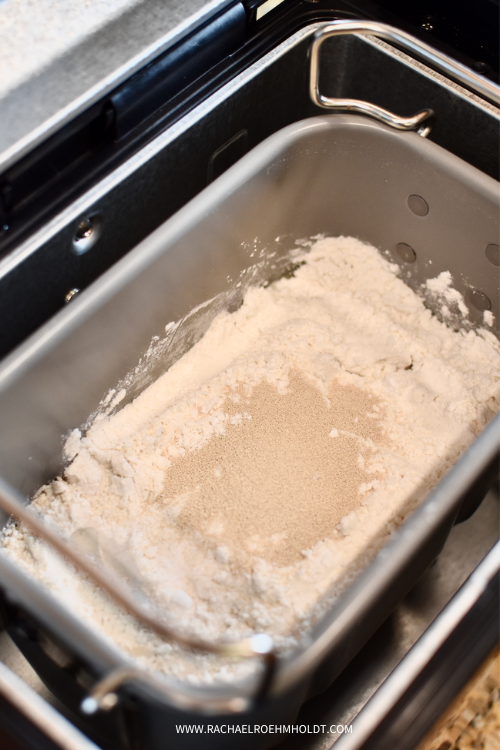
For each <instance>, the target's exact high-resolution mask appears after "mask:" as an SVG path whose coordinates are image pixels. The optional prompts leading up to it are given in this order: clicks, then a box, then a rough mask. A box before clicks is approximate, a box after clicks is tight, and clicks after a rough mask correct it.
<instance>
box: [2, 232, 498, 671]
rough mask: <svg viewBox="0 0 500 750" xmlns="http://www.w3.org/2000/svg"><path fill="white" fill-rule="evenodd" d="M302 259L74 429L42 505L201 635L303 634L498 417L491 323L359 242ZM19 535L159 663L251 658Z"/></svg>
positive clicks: (33, 560)
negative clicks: (140, 605)
mask: <svg viewBox="0 0 500 750" xmlns="http://www.w3.org/2000/svg"><path fill="white" fill-rule="evenodd" d="M303 261H304V263H303V265H301V266H300V267H299V268H298V270H297V271H296V272H295V275H294V277H293V278H290V279H282V280H280V281H278V282H276V283H274V284H272V285H270V286H269V287H268V288H265V289H264V288H252V289H250V290H249V291H248V293H247V295H246V297H245V300H244V303H243V305H242V307H241V308H240V309H239V310H238V311H237V312H235V313H232V314H229V313H224V314H221V315H219V316H218V317H217V318H216V319H215V321H214V322H213V324H212V326H211V327H210V329H209V331H208V332H207V333H206V335H205V336H204V337H203V338H202V339H201V340H200V341H199V342H198V343H197V344H196V345H195V346H194V347H193V348H192V349H191V350H190V351H189V352H188V353H187V354H185V355H184V356H183V357H182V358H181V359H180V360H179V361H177V362H176V364H174V365H173V366H172V367H171V368H170V370H169V371H168V372H167V373H166V374H165V375H163V376H162V377H161V378H160V379H159V380H158V381H157V382H156V383H154V384H153V385H151V386H150V387H149V388H148V389H147V390H146V391H144V392H143V393H142V394H141V395H140V396H139V397H138V398H137V399H136V400H135V401H134V402H132V403H130V404H128V405H127V406H125V407H124V408H123V409H122V410H121V411H119V412H117V413H116V414H115V415H113V416H111V417H101V418H100V419H98V420H96V421H95V422H94V424H93V425H92V426H91V428H90V429H89V430H88V431H87V433H86V435H85V436H82V435H81V434H80V431H79V430H75V431H74V432H73V433H72V434H71V435H70V437H69V438H68V440H67V442H66V447H65V450H66V454H67V456H68V458H69V459H70V461H71V462H70V463H69V465H68V467H67V469H66V471H65V472H64V475H63V476H62V477H58V478H57V479H56V480H55V481H53V482H52V483H51V484H49V485H47V486H45V487H42V488H41V489H40V490H39V491H38V493H37V494H36V496H35V498H34V500H33V505H34V507H36V508H37V509H38V510H40V511H42V512H43V513H44V514H46V515H47V516H49V517H50V518H51V519H52V520H53V521H54V522H55V523H56V524H57V525H58V526H59V527H60V528H61V529H62V530H63V531H64V532H65V533H66V534H68V535H70V536H71V538H72V540H73V542H74V543H75V544H76V545H78V546H79V547H80V548H81V549H82V550H84V551H85V552H86V553H87V554H89V555H91V556H92V557H93V558H94V559H95V560H96V561H100V562H102V563H103V564H105V565H109V566H111V568H112V569H113V570H114V571H115V572H116V571H118V572H120V571H121V572H123V571H124V570H126V575H127V577H128V578H129V580H131V581H132V582H133V585H135V586H138V587H139V588H140V589H142V590H143V591H144V592H146V593H147V595H148V596H149V597H150V598H152V599H154V601H155V602H156V604H157V605H159V606H161V608H162V610H163V611H164V612H165V617H166V618H167V620H168V621H169V623H170V624H171V625H173V626H174V627H175V628H177V629H178V630H179V631H182V632H186V633H191V634H194V635H198V636H200V637H202V638H204V639H218V638H220V637H223V636H225V637H232V638H240V637H244V636H248V635H249V634H252V633H255V632H266V633H269V634H270V635H271V636H272V637H273V638H274V639H275V641H276V643H277V646H278V648H279V649H281V650H282V651H283V650H286V649H288V648H290V647H292V646H293V645H294V644H296V643H297V638H299V637H300V635H301V634H302V633H303V632H305V631H307V629H308V628H310V626H311V624H312V623H313V622H314V621H315V620H317V618H318V617H319V616H320V615H321V613H322V612H323V611H324V610H325V608H326V607H328V606H329V605H330V603H331V601H332V600H333V598H334V597H335V596H338V594H339V593H340V592H341V591H342V590H343V589H344V588H345V587H346V586H347V585H348V583H349V582H350V581H351V580H352V578H353V576H355V575H356V573H357V572H358V571H359V569H360V568H361V567H362V566H364V565H365V564H366V563H367V561H369V560H370V559H371V558H373V556H374V555H375V554H376V552H377V550H378V549H380V547H381V546H382V545H383V543H384V542H385V541H386V540H387V538H388V536H389V535H390V534H391V532H393V531H394V529H396V528H397V527H398V526H399V525H400V524H401V523H402V521H403V520H404V518H405V517H406V516H407V515H408V514H409V513H410V512H411V511H412V510H413V509H414V508H415V507H416V506H417V505H418V503H419V502H421V500H422V499H423V498H424V497H425V496H426V495H427V494H428V492H429V490H430V489H431V488H432V487H433V486H434V485H435V484H436V483H437V482H438V481H439V479H440V478H441V477H442V476H443V474H444V473H445V472H446V471H447V470H448V469H449V468H450V466H451V465H452V464H453V463H454V462H455V461H456V459H457V457H458V456H459V455H460V454H461V453H462V452H463V450H464V449H465V448H466V447H467V446H468V445H469V444H470V443H471V442H472V441H473V440H474V438H475V437H476V436H477V435H478V433H479V432H480V431H481V430H482V428H483V427H484V425H485V424H486V423H487V422H488V421H489V420H490V419H491V417H492V416H493V415H494V414H495V413H496V412H497V411H498V409H499V401H500V394H499V392H500V389H499V376H500V349H499V344H498V341H497V340H496V338H495V337H494V336H493V335H492V334H491V333H490V332H488V331H486V330H485V331H480V332H479V333H476V332H474V331H468V332H467V333H465V332H454V331H451V330H450V329H449V328H447V327H446V326H445V325H444V324H442V323H440V322H439V321H438V320H437V319H436V318H435V317H433V316H432V315H431V313H430V311H429V310H427V309H426V308H425V307H424V305H423V303H422V301H421V300H420V299H419V297H418V296H417V295H415V293H414V292H413V291H411V290H410V289H409V288H408V287H407V286H406V285H405V284H404V283H403V282H402V281H401V280H400V279H399V278H398V276H397V267H395V266H392V265H391V264H389V263H388V262H387V261H386V260H384V259H383V258H382V257H381V255H380V254H379V253H378V252H377V250H375V249H374V248H372V247H370V246H368V245H365V244H363V243H361V242H359V241H358V240H355V239H352V238H345V237H340V238H336V239H331V238H328V239H325V238H322V239H319V240H318V241H316V242H315V244H313V245H312V247H311V248H310V250H309V251H308V252H307V253H304V257H303ZM3 546H4V549H5V551H6V552H7V553H8V554H9V555H12V556H13V557H15V558H16V560H17V561H18V562H19V563H20V564H21V565H22V566H23V567H24V568H25V569H27V570H28V571H29V572H30V573H31V574H33V575H34V576H36V577H37V578H38V579H39V580H41V581H42V582H43V583H45V584H46V585H47V586H48V587H50V588H51V589H52V591H53V592H54V593H55V594H56V595H57V596H58V597H60V598H61V599H62V601H63V602H64V603H65V604H66V605H69V606H70V607H71V609H72V610H73V611H74V612H76V613H78V614H79V615H80V616H81V617H82V618H84V619H85V620H87V621H88V622H89V623H91V624H92V625H93V627H95V628H96V629H97V630H98V631H99V632H100V633H101V634H102V635H103V636H104V637H105V638H107V639H109V641H110V642H112V643H113V644H114V645H115V646H116V647H118V648H119V649H120V650H122V651H124V652H126V653H127V654H128V655H130V656H131V657H133V658H135V659H136V660H138V662H139V663H140V664H142V665H143V666H147V667H148V668H152V669H156V670H160V671H164V672H169V673H172V674H175V675H178V676H179V677H183V678H186V679H188V680H191V681H194V682H198V681H205V682H213V681H226V680H231V679H234V678H235V677H236V676H238V675H242V674H244V673H245V670H247V669H249V667H248V665H237V664H231V663H230V662H227V661H226V662H223V661H222V660H220V659H216V658H215V657H213V656H209V655H203V654H185V653H182V652H181V651H180V650H179V649H178V648H177V647H176V646H175V645H172V644H168V643H163V642H162V641H161V640H160V639H159V638H158V637H156V636H155V635H153V634H152V633H150V632H148V631H147V630H145V629H144V628H142V627H140V626H139V625H138V624H137V623H136V622H135V621H134V620H133V619H132V618H130V617H129V616H128V615H126V614H124V613H123V612H121V611H120V610H119V609H118V608H117V607H115V606H114V605H113V604H112V603H111V602H110V601H109V600H108V599H107V598H106V597H105V596H104V595H103V594H101V593H100V592H99V591H98V590H97V589H96V588H95V587H94V586H93V585H92V584H91V583H89V581H87V580H85V579H83V578H82V577H80V576H79V575H78V574H77V573H76V572H75V571H74V570H73V569H71V567H69V566H68V565H66V564H64V563H63V562H62V561H61V560H60V558H58V556H57V555H56V554H55V553H53V552H52V551H50V550H49V549H48V548H47V547H46V545H44V544H42V543H41V542H39V541H38V540H36V539H35V538H34V537H33V536H31V535H30V534H29V533H27V532H26V531H25V530H23V529H22V528H19V527H18V526H17V525H10V526H8V528H7V530H6V531H5V533H4V537H3Z"/></svg>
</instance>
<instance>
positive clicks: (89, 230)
mask: <svg viewBox="0 0 500 750" xmlns="http://www.w3.org/2000/svg"><path fill="white" fill-rule="evenodd" d="M101 223H102V219H101V216H100V215H99V214H93V215H92V216H87V217H85V218H84V219H81V221H80V222H79V223H78V225H77V227H76V230H75V235H74V237H73V252H75V253H76V254H77V255H83V254H84V253H86V252H88V251H89V250H90V248H91V247H93V246H94V245H95V243H96V242H97V240H98V239H99V235H100V233H101Z"/></svg>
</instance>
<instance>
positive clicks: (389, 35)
mask: <svg viewBox="0 0 500 750" xmlns="http://www.w3.org/2000/svg"><path fill="white" fill-rule="evenodd" d="M346 34H363V35H368V34H370V35H372V36H376V37H379V38H380V39H384V40H386V41H388V42H394V43H395V44H397V45H398V46H399V47H401V48H402V49H404V50H405V51H407V52H409V53H410V54H411V55H412V56H414V57H417V58H419V59H421V60H422V61H423V62H425V63H428V64H429V65H431V66H432V67H433V68H437V69H438V70H439V71H441V72H442V73H444V74H445V75H447V76H449V77H451V78H454V79H455V80H456V81H458V82H459V83H461V84H463V85H464V86H467V87H468V88H471V89H472V90H473V91H475V92H476V93H478V94H480V95H481V96H483V97H485V98H487V99H489V100H490V101H492V102H493V103H494V104H496V105H499V104H500V88H499V87H498V86H496V85H495V84H494V83H492V82H491V81H488V80H487V79H486V78H484V77H483V76H480V75H477V74H476V73H474V72H473V71H471V70H469V69H468V68H466V67H465V65H461V64H460V63H457V62H455V60H453V59H452V58H451V57H448V56H447V55H444V54H442V53H441V52H439V51H438V50H435V49H433V48H432V47H430V46H429V45H428V44H425V42H421V41H420V40H418V39H416V38H415V37H413V36H411V35H410V34H406V33H405V32H404V31H400V30H399V29H396V28H394V27H393V26H388V25H387V24H383V23H377V22H376V21H345V20H343V21H333V22H332V23H330V24H326V25H325V26H322V27H321V28H320V29H318V31H316V32H315V34H314V39H313V43H312V45H311V50H310V53H311V67H310V79H309V93H310V96H311V99H312V101H313V102H314V104H316V105H317V106H318V107H323V108H324V109H329V110H333V111H335V112H357V113H359V114H362V115H368V116H369V117H373V118H375V119H376V120H380V121H381V122H384V123H385V124H386V125H390V126H391V127H393V128H396V129H397V130H416V131H417V133H419V135H421V136H423V137H426V136H428V135H429V133H430V132H431V129H432V126H433V124H434V121H435V115H434V112H433V110H432V109H424V110H422V111H421V112H417V114H415V115H413V117H407V118H404V117H398V115H395V114H393V113H392V112H389V111H388V110H386V109H382V107H377V106H376V105H375V104H370V103H369V102H364V101H361V100H359V99H334V98H331V97H327V96H323V94H321V92H320V90H319V51H320V48H321V45H322V44H323V42H325V41H326V39H329V38H330V37H333V36H344V35H346Z"/></svg>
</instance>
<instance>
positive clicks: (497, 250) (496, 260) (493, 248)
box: [484, 243, 500, 266]
mask: <svg viewBox="0 0 500 750" xmlns="http://www.w3.org/2000/svg"><path fill="white" fill-rule="evenodd" d="M484 254H485V255H486V257H487V258H488V260H489V261H490V263H493V265H494V266H500V245H494V244H493V243H492V244H491V245H486V247H485V249H484Z"/></svg>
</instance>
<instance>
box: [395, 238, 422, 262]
mask: <svg viewBox="0 0 500 750" xmlns="http://www.w3.org/2000/svg"><path fill="white" fill-rule="evenodd" d="M396 252H397V254H398V256H399V257H400V258H401V260H402V261H404V262H405V263H415V261H416V259H417V254H416V252H415V250H414V249H413V248H412V247H410V246H409V245H407V244H406V243H405V242H398V244H397V245H396Z"/></svg>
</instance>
